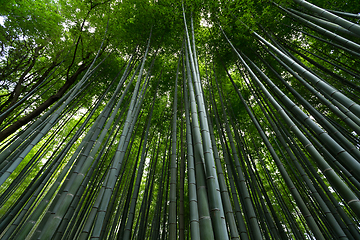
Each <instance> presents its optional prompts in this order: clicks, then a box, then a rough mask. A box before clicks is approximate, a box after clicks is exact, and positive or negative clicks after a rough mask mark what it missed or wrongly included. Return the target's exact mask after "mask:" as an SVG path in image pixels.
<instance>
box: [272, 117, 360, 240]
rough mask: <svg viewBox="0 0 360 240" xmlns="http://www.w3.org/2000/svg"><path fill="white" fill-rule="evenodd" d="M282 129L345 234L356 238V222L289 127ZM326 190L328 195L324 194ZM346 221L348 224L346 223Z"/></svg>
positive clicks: (357, 235)
mask: <svg viewBox="0 0 360 240" xmlns="http://www.w3.org/2000/svg"><path fill="white" fill-rule="evenodd" d="M275 123H276V124H277V125H282V123H281V122H279V121H275ZM279 127H280V126H279ZM280 130H281V134H282V135H283V136H284V138H285V140H286V141H287V143H288V145H289V146H290V148H291V150H292V151H293V153H294V154H295V155H296V156H297V159H299V160H300V163H301V165H302V167H303V169H304V170H305V171H306V172H307V175H308V176H309V178H310V179H311V181H312V182H314V183H315V182H317V183H318V184H314V187H315V188H316V190H317V192H318V193H319V194H320V195H321V197H322V199H324V202H325V203H326V205H327V206H328V207H329V209H330V211H331V212H332V213H333V215H334V217H335V218H336V220H337V222H338V223H339V225H340V226H341V228H342V229H343V231H344V232H345V234H346V235H347V236H348V238H349V239H352V238H353V237H355V239H356V238H357V237H359V232H358V231H357V230H356V228H355V226H354V223H353V222H352V221H351V220H350V218H349V217H348V216H347V214H346V213H345V212H344V210H343V208H342V207H341V206H340V204H339V202H338V200H336V199H335V197H334V196H333V195H332V194H331V192H330V191H329V189H328V187H327V186H326V184H325V183H324V180H323V179H321V177H320V176H319V174H318V173H317V171H316V169H315V168H314V167H313V166H312V164H311V163H310V161H309V159H308V157H307V156H305V154H304V152H303V151H302V150H301V149H300V147H299V146H298V145H297V143H296V142H295V141H294V139H293V138H292V136H291V135H290V133H289V132H288V131H287V129H286V128H284V126H281V128H280ZM319 185H320V186H321V188H320V187H319ZM324 192H325V194H326V195H325V194H324ZM329 199H330V200H329ZM344 222H345V224H346V225H345V224H344ZM349 231H350V232H349Z"/></svg>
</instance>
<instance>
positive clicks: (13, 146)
mask: <svg viewBox="0 0 360 240" xmlns="http://www.w3.org/2000/svg"><path fill="white" fill-rule="evenodd" d="M103 43H104V40H103V42H102V43H101V46H100V48H99V50H98V52H97V55H96V57H95V58H94V60H93V61H92V63H91V65H90V67H89V68H88V70H87V71H86V73H85V74H84V76H83V77H82V79H81V80H80V81H79V82H78V83H77V84H76V85H75V86H74V87H73V89H72V90H70V91H69V93H68V94H66V95H65V96H67V98H65V96H64V97H63V98H62V99H61V100H60V101H59V104H55V105H54V106H53V107H52V108H51V109H50V110H49V111H48V112H47V113H46V114H44V115H43V116H42V117H41V118H40V119H45V118H47V116H49V115H50V114H51V116H50V117H49V118H50V119H49V121H48V122H47V123H46V125H45V126H43V125H42V126H43V127H42V128H41V129H37V130H38V133H37V134H36V136H35V138H34V139H33V140H32V141H31V143H30V144H29V145H28V146H27V147H26V148H25V149H24V150H22V152H21V154H20V155H19V156H18V157H17V158H16V159H14V160H13V162H12V164H11V166H9V167H7V169H6V172H4V174H2V175H1V177H0V185H2V184H3V183H4V182H5V180H6V179H7V178H8V177H9V176H10V174H11V173H12V172H13V171H14V170H15V168H16V167H17V166H18V165H19V164H20V162H21V161H22V160H23V159H24V158H25V156H26V155H27V154H28V153H29V152H30V151H31V149H32V148H33V147H34V146H35V145H36V144H37V143H38V142H39V141H40V140H41V138H42V137H43V136H44V135H45V134H46V133H47V132H48V131H49V130H50V129H51V127H52V125H53V124H54V123H55V122H56V120H57V119H58V117H59V115H60V114H61V112H62V111H63V110H64V109H65V107H67V105H68V104H69V103H70V102H71V101H72V100H73V99H74V97H75V96H76V94H77V93H78V90H80V88H81V86H82V85H84V84H85V82H86V81H87V80H88V79H89V78H90V76H91V73H92V72H91V71H92V70H93V69H92V67H93V65H94V64H95V61H96V60H97V58H98V56H99V54H100V52H101V49H102V46H103ZM94 69H96V67H95V68H94ZM64 100H65V101H64ZM55 106H56V107H59V108H57V109H56V108H55ZM55 109H56V111H55ZM41 122H42V121H36V122H35V123H34V124H32V126H31V128H29V129H28V131H26V132H24V133H23V134H22V136H24V137H25V136H26V135H27V134H29V133H30V132H31V130H33V129H35V128H36V127H37V126H38V125H40V124H41ZM30 129H31V130H30ZM25 134H26V135H25ZM22 141H23V138H19V139H18V140H16V141H15V142H14V143H13V144H11V145H10V146H9V147H8V148H7V149H6V151H4V152H3V153H1V154H0V162H2V161H3V160H4V159H5V158H6V157H7V156H8V155H9V154H10V153H11V152H12V151H14V150H15V149H16V148H17V147H18V146H19V145H20V144H21V142H22Z"/></svg>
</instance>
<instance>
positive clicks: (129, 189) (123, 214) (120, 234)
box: [117, 132, 145, 239]
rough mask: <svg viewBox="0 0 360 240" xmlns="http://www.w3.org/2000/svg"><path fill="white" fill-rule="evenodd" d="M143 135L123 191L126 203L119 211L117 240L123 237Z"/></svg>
mask: <svg viewBox="0 0 360 240" xmlns="http://www.w3.org/2000/svg"><path fill="white" fill-rule="evenodd" d="M144 134H145V132H143V134H141V140H140V144H139V149H138V151H137V156H136V158H135V159H136V160H135V164H134V166H133V167H132V169H130V170H129V171H130V172H131V178H130V183H129V184H128V186H127V187H126V188H125V189H127V194H126V201H125V204H124V207H123V208H122V211H121V221H119V222H120V225H119V226H118V233H117V239H122V237H123V236H124V231H125V226H126V220H127V216H128V212H129V209H130V208H129V205H130V201H131V193H132V189H133V187H134V182H135V177H136V170H137V166H138V162H139V159H140V158H139V156H140V153H141V147H142V143H143V140H144ZM124 191H125V190H124ZM124 195H125V194H124ZM118 211H119V212H120V210H118Z"/></svg>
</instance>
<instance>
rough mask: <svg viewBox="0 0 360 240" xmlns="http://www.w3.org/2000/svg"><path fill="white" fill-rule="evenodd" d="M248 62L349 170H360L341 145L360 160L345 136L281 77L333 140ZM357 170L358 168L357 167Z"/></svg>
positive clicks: (358, 164) (358, 174)
mask: <svg viewBox="0 0 360 240" xmlns="http://www.w3.org/2000/svg"><path fill="white" fill-rule="evenodd" d="M248 62H250V64H251V66H253V68H255V69H256V70H257V72H258V73H259V74H260V76H261V78H262V79H263V80H264V81H265V82H266V84H267V85H268V86H269V87H270V89H272V91H274V92H275V93H276V95H277V96H279V99H280V100H281V101H282V102H283V104H284V105H285V106H286V107H287V108H288V109H290V111H291V112H292V113H293V114H294V115H295V116H298V119H299V120H300V121H301V122H302V123H303V124H305V125H306V126H308V127H309V128H311V129H312V130H313V131H314V132H316V134H317V136H318V137H319V139H321V140H322V141H323V142H324V143H326V144H327V146H328V149H329V150H330V151H332V152H333V153H334V155H335V156H337V157H338V158H339V159H341V160H342V159H344V160H346V161H344V160H343V162H344V164H345V165H346V166H347V167H348V168H353V167H355V166H358V168H359V169H360V163H359V162H358V161H357V160H356V159H355V158H353V157H352V156H351V155H350V154H349V153H348V152H347V151H345V150H344V149H343V148H342V147H341V145H343V146H345V148H347V150H348V151H349V152H350V153H352V154H353V155H354V156H355V157H356V158H357V159H360V152H359V151H358V150H357V149H356V148H355V147H354V145H352V144H351V143H350V142H349V141H348V140H347V139H346V138H345V137H344V136H342V135H341V133H339V132H338V131H337V129H336V128H335V127H333V126H332V125H331V124H330V123H329V122H327V121H326V119H324V117H323V116H322V115H321V114H320V113H319V112H318V111H317V110H316V109H314V108H313V107H312V106H311V105H310V104H309V103H308V102H307V101H306V100H305V99H303V98H302V97H301V96H300V95H299V94H298V93H297V92H296V91H295V90H294V89H293V88H291V87H290V85H288V84H287V83H286V82H285V81H284V80H283V79H282V78H281V77H280V76H278V77H280V80H282V82H283V83H284V84H285V86H286V87H287V89H289V91H290V92H291V93H292V94H293V95H294V96H295V97H296V98H297V99H298V100H299V101H300V103H302V105H303V106H304V107H305V108H306V109H307V110H308V111H309V112H310V114H312V115H313V116H314V118H315V119H316V120H318V122H319V123H321V124H322V126H323V127H324V128H325V129H326V130H327V131H328V132H329V133H330V134H331V136H332V137H335V140H337V141H339V143H340V145H339V143H338V142H337V141H335V140H334V139H332V138H331V137H330V136H329V135H328V134H327V133H326V132H325V131H323V130H322V129H321V128H320V127H319V126H318V125H317V124H316V123H315V122H313V121H312V120H311V119H310V118H309V117H308V116H307V115H306V114H305V113H304V112H302V111H301V110H300V108H299V107H297V106H296V104H295V103H293V102H292V101H291V100H290V98H288V97H287V96H286V95H285V94H284V93H283V92H282V91H281V90H280V89H279V88H278V87H277V86H276V85H275V84H274V83H272V81H271V80H270V79H269V78H268V77H267V76H266V75H265V74H263V73H262V72H261V70H260V69H259V68H258V67H257V66H256V65H255V64H253V63H252V61H250V60H249V59H248ZM355 168H356V167H355ZM354 173H355V174H357V175H356V176H358V177H359V176H360V172H359V173H356V172H354Z"/></svg>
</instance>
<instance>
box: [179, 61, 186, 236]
mask: <svg viewBox="0 0 360 240" xmlns="http://www.w3.org/2000/svg"><path fill="white" fill-rule="evenodd" d="M182 60H183V61H182V64H184V63H185V62H184V54H182ZM182 77H183V79H184V78H185V68H184V66H183V67H182ZM180 86H181V85H180ZM181 90H183V88H181ZM181 96H182V99H181V104H180V113H181V114H183V108H184V107H183V102H184V99H183V96H184V95H183V94H181ZM185 131H186V130H185ZM185 131H184V118H181V121H180V186H179V190H180V202H179V205H180V206H179V240H185V227H186V226H185V144H184V132H185ZM185 134H186V132H185Z"/></svg>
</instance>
